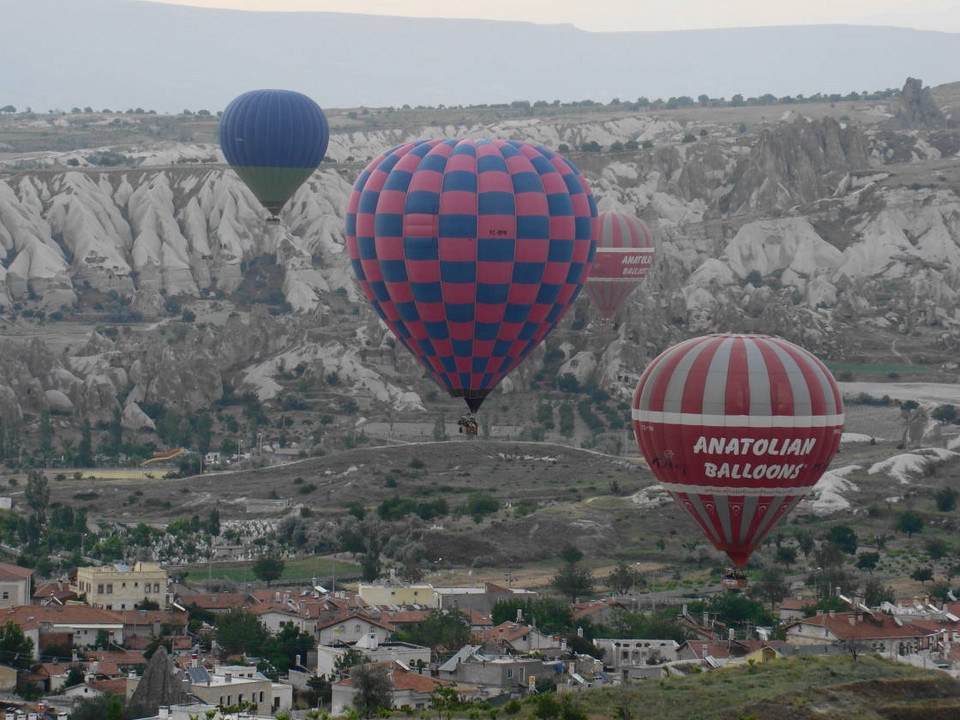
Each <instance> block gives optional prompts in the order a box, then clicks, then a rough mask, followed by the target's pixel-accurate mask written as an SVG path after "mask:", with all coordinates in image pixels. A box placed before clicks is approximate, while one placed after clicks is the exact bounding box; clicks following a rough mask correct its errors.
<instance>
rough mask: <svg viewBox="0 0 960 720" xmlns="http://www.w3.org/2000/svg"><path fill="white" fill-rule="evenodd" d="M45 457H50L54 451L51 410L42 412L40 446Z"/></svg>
mask: <svg viewBox="0 0 960 720" xmlns="http://www.w3.org/2000/svg"><path fill="white" fill-rule="evenodd" d="M38 449H39V450H40V454H41V455H42V456H43V457H49V456H50V453H51V452H52V451H53V426H52V425H51V424H50V411H49V410H44V411H43V412H41V413H40V446H39V448H38Z"/></svg>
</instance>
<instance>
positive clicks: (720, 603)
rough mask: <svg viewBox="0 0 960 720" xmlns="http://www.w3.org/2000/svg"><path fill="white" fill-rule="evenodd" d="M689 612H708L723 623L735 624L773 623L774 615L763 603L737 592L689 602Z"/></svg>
mask: <svg viewBox="0 0 960 720" xmlns="http://www.w3.org/2000/svg"><path fill="white" fill-rule="evenodd" d="M688 607H689V609H690V612H692V613H700V612H704V611H706V612H709V613H711V614H715V615H716V616H717V619H718V620H719V621H720V622H722V623H724V624H725V625H728V626H729V625H737V624H741V623H745V622H749V623H753V624H755V625H773V623H774V617H773V615H772V613H771V612H770V611H769V610H767V609H766V608H765V607H764V605H763V603H761V602H759V601H758V600H753V599H751V598H748V597H746V596H744V595H740V594H739V593H723V594H722V595H717V596H715V597H713V598H711V599H710V601H709V602H695V603H690V604H689V606H688Z"/></svg>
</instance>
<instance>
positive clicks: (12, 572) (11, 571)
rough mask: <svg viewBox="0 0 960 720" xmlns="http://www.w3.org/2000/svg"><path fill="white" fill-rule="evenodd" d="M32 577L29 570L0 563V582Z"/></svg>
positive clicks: (31, 571) (31, 572)
mask: <svg viewBox="0 0 960 720" xmlns="http://www.w3.org/2000/svg"><path fill="white" fill-rule="evenodd" d="M31 575H33V570H31V569H30V568H25V567H20V566H19V565H8V564H7V563H0V580H23V579H24V578H28V577H30V576H31Z"/></svg>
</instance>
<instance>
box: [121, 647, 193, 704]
mask: <svg viewBox="0 0 960 720" xmlns="http://www.w3.org/2000/svg"><path fill="white" fill-rule="evenodd" d="M188 687H189V685H188V683H187V681H186V678H185V677H184V675H183V672H182V671H181V670H180V669H179V668H178V667H177V666H176V664H174V662H173V658H171V657H170V656H169V655H168V654H167V650H166V648H165V647H164V646H163V645H160V646H159V647H158V648H157V650H156V652H154V654H153V657H151V658H150V662H149V663H147V669H146V670H144V671H143V677H141V678H140V682H139V683H138V684H137V687H136V689H135V690H134V691H133V694H132V695H131V696H130V705H131V706H134V707H136V708H138V709H139V710H142V711H145V712H146V713H147V714H150V715H156V713H157V708H158V707H160V706H161V705H179V704H181V703H184V702H186V701H187V699H188V692H187V688H188Z"/></svg>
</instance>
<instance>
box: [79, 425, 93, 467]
mask: <svg viewBox="0 0 960 720" xmlns="http://www.w3.org/2000/svg"><path fill="white" fill-rule="evenodd" d="M77 465H78V466H79V467H92V466H93V440H92V438H91V434H90V421H89V420H84V421H83V426H82V427H81V428H80V444H79V445H77Z"/></svg>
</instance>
